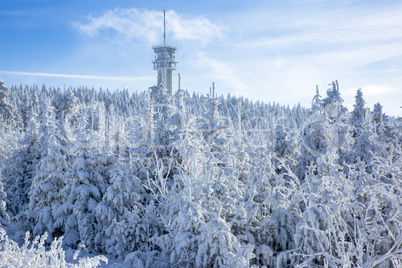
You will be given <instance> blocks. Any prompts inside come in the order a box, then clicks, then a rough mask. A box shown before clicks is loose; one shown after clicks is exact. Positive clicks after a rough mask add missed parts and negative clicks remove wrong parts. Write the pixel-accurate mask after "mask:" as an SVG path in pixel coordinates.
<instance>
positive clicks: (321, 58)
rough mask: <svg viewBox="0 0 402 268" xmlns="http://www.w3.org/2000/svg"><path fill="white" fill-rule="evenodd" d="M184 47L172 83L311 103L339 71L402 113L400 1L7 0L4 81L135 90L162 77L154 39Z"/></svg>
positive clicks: (0, 74)
mask: <svg viewBox="0 0 402 268" xmlns="http://www.w3.org/2000/svg"><path fill="white" fill-rule="evenodd" d="M163 10H166V36H167V37H166V40H167V44H169V45H173V46H176V47H177V50H176V60H177V61H178V64H177V70H176V71H175V72H174V73H173V89H174V90H175V89H177V88H178V76H177V74H178V73H180V76H181V88H182V89H187V90H188V91H189V92H190V93H192V92H196V93H203V94H207V93H209V89H210V87H211V86H212V82H214V83H215V88H216V92H217V93H218V94H219V95H221V94H222V95H223V96H225V97H226V96H227V94H229V93H230V94H231V95H234V96H237V97H239V96H243V97H246V98H249V99H251V100H253V101H258V100H259V101H263V102H265V103H268V102H271V103H273V102H275V103H279V104H282V105H290V107H292V106H293V105H297V104H298V103H300V104H301V105H302V106H305V107H310V106H311V100H312V98H313V97H314V95H315V90H316V85H318V88H319V90H320V95H321V96H323V97H325V96H326V90H327V89H328V88H329V85H328V84H330V83H331V82H332V81H334V80H338V83H339V88H340V92H341V95H342V98H343V99H344V104H345V105H346V106H347V107H348V109H349V110H350V111H351V110H352V109H353V104H354V101H355V98H354V97H355V95H356V91H357V89H358V88H361V89H362V91H363V97H364V99H365V101H366V105H367V107H369V108H371V109H372V107H373V106H374V104H375V103H377V102H380V104H381V105H382V106H383V111H384V112H385V113H386V114H389V115H394V116H402V108H401V106H402V19H401V16H402V1H399V0H398V1H387V0H384V1H374V0H373V1H364V0H355V1H353V0H337V1H333V0H331V1H327V0H282V1H277V0H270V1H266V0H253V1H246V0H231V1H228V0H203V1H192V0H187V1H185V0H173V1H167V0H165V1H152V0H119V1H115V0H96V1H95V0H86V1H83V0H68V1H54V0H31V1H27V0H25V1H24V0H0V38H1V39H0V79H2V80H3V81H4V83H5V85H6V86H8V87H11V86H12V85H20V84H23V85H26V84H27V85H33V84H38V85H40V86H41V85H42V84H46V86H47V87H60V88H63V87H64V86H66V87H69V86H72V87H79V86H87V87H90V88H92V87H95V88H99V87H102V88H104V89H105V88H108V89H109V90H111V91H113V90H118V89H122V88H128V90H129V91H130V92H133V91H138V92H141V91H144V90H147V89H148V87H150V86H153V85H155V84H156V76H157V73H156V71H154V70H153V69H152V68H153V66H152V60H153V59H154V52H153V50H152V46H155V45H159V44H162V43H163Z"/></svg>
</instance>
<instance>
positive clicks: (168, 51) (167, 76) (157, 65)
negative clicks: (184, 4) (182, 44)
mask: <svg viewBox="0 0 402 268" xmlns="http://www.w3.org/2000/svg"><path fill="white" fill-rule="evenodd" d="M163 26H164V31H163V45H159V46H154V47H152V49H153V50H154V52H155V60H154V61H152V63H153V65H154V70H156V71H158V85H159V84H160V82H161V81H160V79H163V80H162V81H163V83H164V87H165V89H166V90H167V91H168V93H169V95H170V96H172V71H173V70H176V64H177V61H176V59H175V55H174V53H175V51H176V47H174V46H169V45H167V44H166V23H165V11H163ZM159 72H160V73H161V74H162V77H163V78H162V77H160V76H159Z"/></svg>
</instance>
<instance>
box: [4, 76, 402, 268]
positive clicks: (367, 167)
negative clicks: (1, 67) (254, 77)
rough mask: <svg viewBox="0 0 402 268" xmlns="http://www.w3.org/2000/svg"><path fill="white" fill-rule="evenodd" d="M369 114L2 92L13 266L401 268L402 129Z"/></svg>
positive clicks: (332, 101) (189, 99)
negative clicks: (375, 267) (399, 267)
mask: <svg viewBox="0 0 402 268" xmlns="http://www.w3.org/2000/svg"><path fill="white" fill-rule="evenodd" d="M355 101H356V104H355V105H354V109H353V111H351V112H349V111H347V109H346V108H345V107H344V106H343V99H342V97H341V90H340V88H339V84H338V83H337V82H333V83H331V88H329V89H328V91H327V96H326V97H325V98H321V96H320V94H319V92H318V89H317V92H316V94H315V97H313V101H312V107H311V109H308V108H302V107H300V106H295V107H293V108H290V107H284V106H280V105H279V104H275V103H272V104H271V103H268V104H264V103H260V102H255V103H253V102H251V101H249V100H248V99H244V98H242V97H239V98H236V97H233V96H230V95H228V96H227V97H226V98H224V97H223V96H220V97H218V96H216V95H212V94H211V95H210V96H203V95H198V94H193V95H190V94H189V93H188V92H187V91H183V90H180V91H179V92H177V93H176V94H175V95H174V96H173V97H170V96H169V95H168V94H167V92H166V90H165V89H164V88H163V85H162V84H159V85H157V86H154V87H152V88H151V89H150V90H149V91H145V92H140V93H138V92H135V93H133V94H132V95H130V94H129V93H128V91H127V90H121V91H117V92H110V91H108V90H103V89H100V90H95V89H88V88H69V89H67V90H65V91H62V90H60V89H59V88H46V86H43V87H42V88H41V89H40V88H38V87H37V86H32V87H29V86H26V87H22V86H19V87H18V86H14V87H12V88H11V89H8V88H7V87H6V86H5V84H4V83H3V82H1V83H0V133H2V135H0V263H2V264H3V263H7V265H10V266H16V267H18V266H20V267H29V266H30V267H46V265H47V266H49V267H50V266H54V265H59V266H61V267H95V266H99V267H133V266H134V267H171V266H179V267H264V266H265V267H311V266H315V267H347V266H349V267H372V266H378V267H398V266H401V265H402V185H401V181H402V143H401V141H402V133H401V131H400V129H402V126H401V122H402V120H400V118H399V119H397V118H393V117H389V116H387V115H384V114H383V113H382V106H381V105H380V104H376V105H375V107H374V109H373V111H371V110H370V108H368V107H365V101H364V98H363V95H362V92H361V91H357V95H356V97H355ZM27 233H28V234H33V235H28V236H26V234H27ZM35 237H37V238H35ZM103 255H104V256H106V257H107V259H108V262H107V263H106V259H105V257H102V256H103ZM18 256H19V257H18Z"/></svg>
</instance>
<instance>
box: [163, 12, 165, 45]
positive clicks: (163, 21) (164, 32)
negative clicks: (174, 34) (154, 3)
mask: <svg viewBox="0 0 402 268" xmlns="http://www.w3.org/2000/svg"><path fill="white" fill-rule="evenodd" d="M163 44H164V45H166V15H165V10H163Z"/></svg>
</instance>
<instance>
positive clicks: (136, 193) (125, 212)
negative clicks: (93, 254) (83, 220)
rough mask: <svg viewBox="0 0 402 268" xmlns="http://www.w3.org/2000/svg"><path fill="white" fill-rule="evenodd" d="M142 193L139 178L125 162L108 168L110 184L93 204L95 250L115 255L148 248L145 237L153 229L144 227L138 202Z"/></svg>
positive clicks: (148, 235)
mask: <svg viewBox="0 0 402 268" xmlns="http://www.w3.org/2000/svg"><path fill="white" fill-rule="evenodd" d="M145 195H146V193H145V189H144V188H143V186H142V183H141V181H140V180H139V179H138V178H137V177H135V176H133V175H131V174H130V170H129V168H128V167H127V166H123V165H121V164H119V165H117V166H116V167H114V168H113V169H112V170H111V171H110V186H109V187H108V188H107V190H106V192H105V194H104V196H103V199H102V201H101V202H100V203H99V204H98V205H97V207H96V219H97V225H98V227H97V228H98V229H99V231H98V233H97V235H96V237H95V243H96V247H97V249H98V250H100V251H102V252H106V253H107V254H111V255H113V256H115V257H119V258H124V257H125V256H126V255H127V254H128V253H131V252H133V251H136V250H141V251H147V250H148V239H149V238H150V237H152V236H153V235H154V234H155V233H156V231H154V230H152V229H149V228H148V227H149V226H150V225H149V224H147V223H146V219H145V218H144V214H145V213H146V212H145V209H144V205H143V204H142V203H141V202H143V201H144V200H146V199H149V198H147V197H146V196H145Z"/></svg>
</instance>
